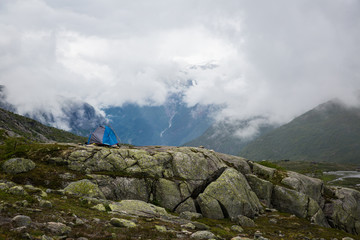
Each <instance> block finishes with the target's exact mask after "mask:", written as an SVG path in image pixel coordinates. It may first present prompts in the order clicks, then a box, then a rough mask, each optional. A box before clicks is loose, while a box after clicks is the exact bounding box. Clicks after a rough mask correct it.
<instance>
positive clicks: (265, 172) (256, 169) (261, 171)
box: [251, 163, 276, 180]
mask: <svg viewBox="0 0 360 240" xmlns="http://www.w3.org/2000/svg"><path fill="white" fill-rule="evenodd" d="M251 167H252V172H253V174H255V175H256V176H258V177H260V178H262V179H265V180H271V179H272V178H273V177H274V174H275V172H276V169H274V168H269V167H266V166H263V165H261V164H258V163H251Z"/></svg>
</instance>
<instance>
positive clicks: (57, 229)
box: [46, 222, 71, 236]
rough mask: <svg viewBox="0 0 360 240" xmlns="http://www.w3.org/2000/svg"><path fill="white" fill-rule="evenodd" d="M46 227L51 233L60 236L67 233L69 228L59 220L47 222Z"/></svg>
mask: <svg viewBox="0 0 360 240" xmlns="http://www.w3.org/2000/svg"><path fill="white" fill-rule="evenodd" d="M46 228H47V229H48V230H49V231H50V232H51V233H53V234H55V235H58V236H62V235H67V234H68V233H69V232H70V231H71V228H70V227H68V226H66V225H65V224H63V223H60V222H48V223H47V224H46Z"/></svg>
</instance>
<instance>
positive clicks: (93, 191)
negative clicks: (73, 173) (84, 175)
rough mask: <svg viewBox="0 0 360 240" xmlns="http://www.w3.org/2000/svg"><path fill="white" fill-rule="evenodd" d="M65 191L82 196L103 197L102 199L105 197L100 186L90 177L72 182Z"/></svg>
mask: <svg viewBox="0 0 360 240" xmlns="http://www.w3.org/2000/svg"><path fill="white" fill-rule="evenodd" d="M64 192H65V193H67V194H74V195H78V196H82V197H91V198H102V199H104V198H105V196H104V194H103V193H102V192H101V191H100V189H99V187H98V186H97V185H96V184H95V183H92V182H91V181H90V180H88V179H83V180H80V181H76V182H72V183H70V184H69V185H68V186H67V187H66V188H65V189H64Z"/></svg>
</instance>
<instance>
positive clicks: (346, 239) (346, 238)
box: [342, 237, 354, 240]
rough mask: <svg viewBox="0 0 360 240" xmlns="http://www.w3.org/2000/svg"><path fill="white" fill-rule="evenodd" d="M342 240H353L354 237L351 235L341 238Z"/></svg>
mask: <svg viewBox="0 0 360 240" xmlns="http://www.w3.org/2000/svg"><path fill="white" fill-rule="evenodd" d="M342 240H354V239H353V238H351V237H344V238H342Z"/></svg>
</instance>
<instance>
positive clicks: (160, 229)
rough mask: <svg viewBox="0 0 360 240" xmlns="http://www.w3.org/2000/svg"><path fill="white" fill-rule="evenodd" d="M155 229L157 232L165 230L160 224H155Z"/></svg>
mask: <svg viewBox="0 0 360 240" xmlns="http://www.w3.org/2000/svg"><path fill="white" fill-rule="evenodd" d="M155 229H156V231H158V232H166V231H167V229H166V227H165V226H160V225H155Z"/></svg>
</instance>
